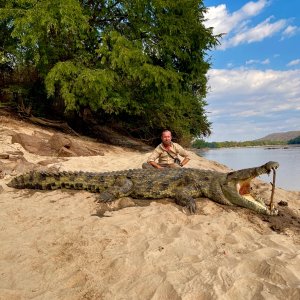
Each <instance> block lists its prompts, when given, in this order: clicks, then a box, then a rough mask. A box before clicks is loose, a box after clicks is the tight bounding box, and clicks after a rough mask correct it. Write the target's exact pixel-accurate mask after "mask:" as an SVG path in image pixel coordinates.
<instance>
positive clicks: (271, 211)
mask: <svg viewBox="0 0 300 300" xmlns="http://www.w3.org/2000/svg"><path fill="white" fill-rule="evenodd" d="M267 215H269V216H277V215H278V209H276V208H273V209H269V208H268V209H267Z"/></svg>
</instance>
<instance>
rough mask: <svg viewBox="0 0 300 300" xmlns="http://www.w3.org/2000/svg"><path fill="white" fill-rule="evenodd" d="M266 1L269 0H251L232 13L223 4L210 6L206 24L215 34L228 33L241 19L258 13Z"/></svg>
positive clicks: (243, 19) (246, 18)
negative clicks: (256, 0) (255, 0)
mask: <svg viewBox="0 0 300 300" xmlns="http://www.w3.org/2000/svg"><path fill="white" fill-rule="evenodd" d="M268 3H269V1H266V0H259V1H258V2H252V1H251V2H248V3H247V4H245V5H244V6H243V7H242V8H241V9H239V10H237V11H236V12H234V13H232V14H230V13H229V12H228V10H227V7H226V5H225V4H221V5H218V6H211V7H209V8H208V12H207V14H206V18H207V21H206V26H207V27H214V33H215V34H220V33H226V34H228V33H229V32H231V31H232V30H234V29H235V28H236V27H237V26H239V25H240V24H241V23H243V21H245V20H248V19H249V18H250V17H253V16H256V15H257V14H259V13H260V12H261V11H262V10H263V9H264V7H266V6H267V5H268Z"/></svg>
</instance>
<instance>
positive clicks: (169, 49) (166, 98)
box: [0, 0, 218, 139]
mask: <svg viewBox="0 0 300 300" xmlns="http://www.w3.org/2000/svg"><path fill="white" fill-rule="evenodd" d="M0 3H1V7H0V21H1V22H2V23H0V24H2V27H3V28H4V29H5V30H6V31H7V33H10V34H9V36H10V37H11V39H12V40H11V41H13V46H14V47H13V51H12V50H11V53H13V57H15V63H14V64H12V65H13V66H15V65H16V64H22V65H29V66H33V67H34V68H36V70H37V72H38V74H39V77H40V78H41V79H42V81H43V83H44V84H45V88H46V90H45V91H46V92H47V95H48V97H49V98H50V99H54V100H55V99H58V98H59V99H63V101H64V106H65V107H64V108H65V110H66V111H80V110H81V109H83V108H85V107H89V108H90V109H91V110H92V111H94V112H95V113H96V114H99V115H101V117H102V118H103V120H104V121H105V120H106V121H107V122H108V120H110V121H112V122H113V123H121V124H123V125H124V127H125V129H126V130H129V131H130V132H132V133H133V132H134V134H135V135H136V136H140V137H143V138H151V137H152V136H153V135H155V134H156V132H157V131H158V130H159V131H160V130H161V129H162V128H169V129H171V130H172V131H173V133H174V135H175V136H177V138H183V137H185V138H188V139H190V138H191V137H193V136H201V135H203V136H206V135H208V134H210V125H211V124H210V123H209V122H208V120H207V117H206V112H205V106H206V102H205V100H204V99H205V96H206V90H207V78H206V73H207V71H208V69H209V68H210V64H209V61H207V59H206V57H207V53H208V51H209V50H210V49H212V48H213V47H215V46H216V45H217V44H218V36H214V35H213V34H212V29H211V28H205V27H204V25H203V21H204V17H203V13H204V12H205V7H204V5H203V1H199V0H198V1H195V0H182V1H174V0H152V1H150V0H139V1H132V0H120V1H115V0H95V1H87V0H81V1H79V0H39V1H37V0H2V1H1V2H0ZM5 50H7V51H8V48H6V49H5ZM1 51H2V50H1ZM1 57H2V59H1V61H4V60H3V54H2V56H1ZM1 57H0V58H1ZM7 57H9V56H7ZM10 57H12V56H10ZM50 103H52V101H50Z"/></svg>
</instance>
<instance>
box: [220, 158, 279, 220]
mask: <svg viewBox="0 0 300 300" xmlns="http://www.w3.org/2000/svg"><path fill="white" fill-rule="evenodd" d="M278 167H279V164H278V163H277V162H273V161H270V162H267V163H266V164H264V165H262V166H260V167H256V168H250V169H242V170H238V171H233V172H230V173H228V174H227V176H226V179H225V182H224V183H223V184H222V186H221V189H222V192H223V195H224V196H225V198H226V200H227V201H229V202H230V203H232V204H235V205H238V206H243V207H247V208H249V209H254V210H255V211H258V212H261V213H263V214H268V215H276V214H277V213H278V211H277V210H276V209H271V210H270V208H269V207H267V206H266V205H265V203H264V202H263V201H262V200H260V199H255V198H254V197H253V196H252V195H251V181H252V179H254V178H256V177H257V176H259V175H262V174H270V172H271V171H272V170H275V169H277V168H278Z"/></svg>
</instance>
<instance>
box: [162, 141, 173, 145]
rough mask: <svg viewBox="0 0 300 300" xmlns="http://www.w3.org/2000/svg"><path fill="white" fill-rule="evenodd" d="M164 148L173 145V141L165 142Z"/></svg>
mask: <svg viewBox="0 0 300 300" xmlns="http://www.w3.org/2000/svg"><path fill="white" fill-rule="evenodd" d="M163 144H164V146H170V145H171V141H166V142H163Z"/></svg>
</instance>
